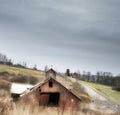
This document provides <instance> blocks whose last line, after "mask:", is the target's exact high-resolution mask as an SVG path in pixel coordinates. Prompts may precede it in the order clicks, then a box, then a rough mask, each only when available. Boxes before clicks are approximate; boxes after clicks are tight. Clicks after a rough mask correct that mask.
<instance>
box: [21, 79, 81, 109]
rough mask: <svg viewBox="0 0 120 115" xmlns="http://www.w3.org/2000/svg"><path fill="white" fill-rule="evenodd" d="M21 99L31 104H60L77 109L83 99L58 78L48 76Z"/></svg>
mask: <svg viewBox="0 0 120 115" xmlns="http://www.w3.org/2000/svg"><path fill="white" fill-rule="evenodd" d="M19 101H20V102H24V103H26V104H30V105H39V106H58V107H60V108H61V109H65V110H66V109H72V110H75V111H77V110H79V104H80V101H81V99H80V98H79V97H77V96H76V95H75V94H74V93H72V92H71V91H70V90H68V89H67V88H65V87H64V86H63V85H62V84H61V83H59V82H58V81H56V79H54V78H48V79H46V80H45V81H44V82H43V83H41V84H38V85H36V86H35V87H33V88H31V89H30V90H29V91H28V92H26V93H23V94H21V95H20V98H19Z"/></svg>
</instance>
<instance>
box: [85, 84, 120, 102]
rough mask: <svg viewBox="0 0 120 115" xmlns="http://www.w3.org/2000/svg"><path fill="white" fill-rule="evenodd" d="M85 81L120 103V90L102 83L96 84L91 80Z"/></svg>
mask: <svg viewBox="0 0 120 115" xmlns="http://www.w3.org/2000/svg"><path fill="white" fill-rule="evenodd" d="M84 83H86V84H87V85H89V86H91V87H92V88H94V89H95V90H96V91H97V92H100V93H102V94H103V95H105V96H106V97H108V98H109V99H111V100H113V101H115V102H117V103H118V104H120V92H118V91H115V90H112V87H110V86H106V85H101V84H96V83H91V82H84Z"/></svg>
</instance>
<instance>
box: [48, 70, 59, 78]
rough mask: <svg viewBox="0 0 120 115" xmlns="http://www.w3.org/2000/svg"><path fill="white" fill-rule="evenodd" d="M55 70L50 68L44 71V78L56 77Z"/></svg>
mask: <svg viewBox="0 0 120 115" xmlns="http://www.w3.org/2000/svg"><path fill="white" fill-rule="evenodd" d="M56 74H57V73H56V71H55V70H53V69H52V68H51V69H49V70H48V71H46V78H54V79H56Z"/></svg>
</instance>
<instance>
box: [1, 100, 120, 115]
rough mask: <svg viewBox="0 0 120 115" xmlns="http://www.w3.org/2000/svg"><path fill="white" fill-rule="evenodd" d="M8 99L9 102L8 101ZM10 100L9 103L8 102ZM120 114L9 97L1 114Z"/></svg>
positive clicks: (2, 107)
mask: <svg viewBox="0 0 120 115" xmlns="http://www.w3.org/2000/svg"><path fill="white" fill-rule="evenodd" d="M6 101H7V102H6ZM8 102H9V103H8ZM21 114H22V115H119V113H118V114H117V113H115V114H114V113H111V114H110V113H109V114H107V113H102V112H97V111H95V110H91V109H89V108H88V106H86V105H82V108H81V109H80V111H79V112H75V111H72V110H71V109H69V110H67V111H62V110H60V109H59V108H57V107H41V106H34V107H33V106H30V105H24V104H15V103H12V102H11V101H10V100H9V99H7V100H4V102H3V103H1V102H0V115H21Z"/></svg>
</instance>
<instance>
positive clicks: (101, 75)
mask: <svg viewBox="0 0 120 115" xmlns="http://www.w3.org/2000/svg"><path fill="white" fill-rule="evenodd" d="M65 74H66V75H67V76H72V77H76V78H78V79H80V80H83V81H88V82H93V83H99V84H104V85H108V86H112V87H113V89H115V90H118V91H120V74H119V75H117V76H114V75H113V74H112V73H111V72H103V71H98V72H97V73H96V74H95V75H93V74H92V73H91V72H86V71H83V73H80V71H78V72H75V73H70V70H69V69H66V73H65ZM74 75H76V76H74Z"/></svg>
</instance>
